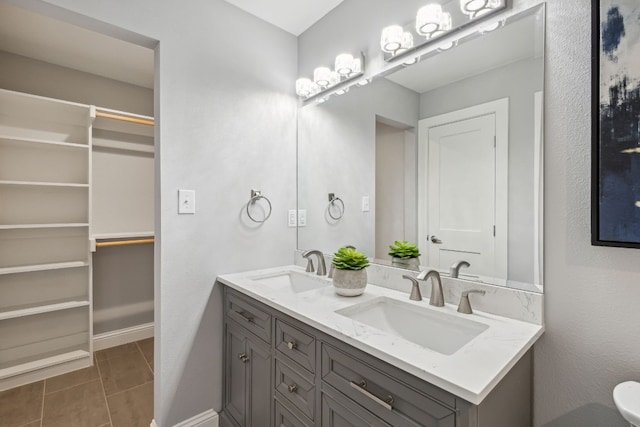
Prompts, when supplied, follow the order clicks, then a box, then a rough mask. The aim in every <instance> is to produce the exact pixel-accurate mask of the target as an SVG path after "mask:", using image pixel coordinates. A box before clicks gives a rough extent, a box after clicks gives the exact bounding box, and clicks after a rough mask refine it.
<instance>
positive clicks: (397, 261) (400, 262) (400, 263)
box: [391, 257, 420, 271]
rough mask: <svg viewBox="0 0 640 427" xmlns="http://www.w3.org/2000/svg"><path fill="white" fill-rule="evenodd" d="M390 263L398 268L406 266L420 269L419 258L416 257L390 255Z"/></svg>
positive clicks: (410, 268)
mask: <svg viewBox="0 0 640 427" xmlns="http://www.w3.org/2000/svg"><path fill="white" fill-rule="evenodd" d="M391 265H392V266H393V267H398V268H407V269H409V270H416V271H418V270H420V259H418V258H396V257H391Z"/></svg>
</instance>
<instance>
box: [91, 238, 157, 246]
mask: <svg viewBox="0 0 640 427" xmlns="http://www.w3.org/2000/svg"><path fill="white" fill-rule="evenodd" d="M154 241H155V239H138V240H117V241H113V242H98V243H96V248H111V247H114V246H133V245H148V244H150V243H153V242H154Z"/></svg>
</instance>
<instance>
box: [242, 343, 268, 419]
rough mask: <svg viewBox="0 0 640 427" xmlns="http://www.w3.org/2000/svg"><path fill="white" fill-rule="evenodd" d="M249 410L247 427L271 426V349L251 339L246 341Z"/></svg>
mask: <svg viewBox="0 0 640 427" xmlns="http://www.w3.org/2000/svg"><path fill="white" fill-rule="evenodd" d="M246 344H247V351H246V354H247V356H248V357H249V360H248V361H247V385H246V390H247V396H248V402H247V404H248V408H247V419H246V424H243V425H244V426H246V427H267V426H269V425H270V424H271V421H270V420H271V405H272V404H273V390H272V388H271V353H270V351H269V348H268V347H267V346H265V345H264V344H262V343H261V342H259V341H258V340H257V339H256V338H253V337H250V338H248V339H247V341H246Z"/></svg>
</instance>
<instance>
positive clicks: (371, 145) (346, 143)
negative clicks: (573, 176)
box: [298, 5, 544, 292]
mask: <svg viewBox="0 0 640 427" xmlns="http://www.w3.org/2000/svg"><path fill="white" fill-rule="evenodd" d="M443 43H445V44H446V46H447V47H449V46H451V45H453V47H452V48H449V49H446V50H445V49H444V46H445V44H443V45H441V46H440V47H441V48H440V49H431V50H430V51H429V52H427V53H425V54H423V55H422V57H421V58H420V60H419V62H418V63H417V64H415V65H411V66H404V65H402V64H399V65H398V66H397V67H395V69H394V70H392V71H391V72H388V71H387V72H385V73H384V74H381V75H379V76H376V77H375V78H374V79H372V82H371V83H370V84H368V85H365V86H362V87H355V86H354V87H351V88H350V90H349V92H348V93H347V94H344V95H342V96H332V97H331V98H330V99H329V100H328V101H326V102H324V103H311V102H310V103H308V104H306V105H303V106H302V107H301V108H300V109H299V111H298V209H300V210H304V211H306V225H305V226H299V227H298V248H299V249H302V250H306V249H320V250H322V251H323V252H325V253H329V254H333V253H334V252H335V251H336V250H337V249H338V248H339V247H341V246H344V245H353V246H355V247H356V248H358V250H360V251H362V252H364V253H365V254H366V255H367V256H369V257H370V258H372V259H373V260H374V262H376V263H380V264H390V257H389V256H388V249H389V245H391V244H393V242H394V241H395V240H407V241H411V242H415V243H417V244H418V246H419V248H420V252H421V257H420V264H421V266H422V268H435V269H437V270H439V271H441V272H442V273H443V274H447V273H448V272H449V271H450V266H451V264H453V263H454V262H457V261H461V260H465V261H468V262H469V263H470V264H471V266H470V267H464V268H462V269H461V270H460V276H459V277H460V278H462V279H467V280H477V281H482V282H486V283H492V284H498V285H506V286H509V287H514V288H519V289H525V290H531V291H537V292H540V291H542V273H541V272H542V265H541V262H542V253H541V252H542V227H541V226H542V137H543V135H542V133H543V132H542V129H543V127H542V112H543V108H542V90H543V86H544V5H539V6H536V7H535V8H532V9H529V10H527V11H524V12H521V13H519V14H516V15H513V16H511V17H509V18H506V19H504V20H502V21H500V25H499V26H498V28H495V27H494V28H493V29H491V30H488V29H485V31H478V32H475V33H473V34H470V35H467V36H465V37H462V38H460V39H459V40H456V41H455V42H454V43H451V39H444V40H443ZM437 46H438V45H437V43H436V47H437ZM330 194H331V195H332V196H331V197H333V199H334V200H333V201H332V202H331V201H330ZM338 199H339V200H338Z"/></svg>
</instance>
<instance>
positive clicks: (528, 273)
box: [420, 58, 544, 283]
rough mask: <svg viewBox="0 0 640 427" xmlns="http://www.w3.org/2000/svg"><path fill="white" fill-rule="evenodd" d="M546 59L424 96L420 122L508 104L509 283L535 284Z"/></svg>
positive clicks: (531, 60) (508, 67)
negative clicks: (540, 105)
mask: <svg viewBox="0 0 640 427" xmlns="http://www.w3.org/2000/svg"><path fill="white" fill-rule="evenodd" d="M543 67H544V64H543V61H542V58H529V59H526V60H522V61H518V62H514V63H512V64H509V65H506V66H503V67H500V68H496V69H494V70H491V71H489V72H486V73H483V74H479V75H477V76H474V77H471V78H468V79H464V80H462V81H459V82H456V83H452V84H449V85H447V86H443V87H440V88H438V89H434V90H432V91H429V92H426V93H423V94H422V95H421V97H420V118H421V119H423V118H427V117H432V116H435V115H438V114H443V113H448V112H451V111H455V110H460V109H462V108H466V107H471V106H474V105H478V104H482V103H485V102H489V101H495V100H497V99H502V98H508V99H509V226H508V227H509V232H508V235H509V240H508V247H509V255H508V257H509V258H508V266H509V269H508V274H507V277H508V279H509V280H511V281H513V280H515V281H518V282H522V283H535V281H534V276H533V269H534V265H533V263H534V257H533V249H534V244H533V224H534V205H533V202H534V199H533V194H534V165H533V162H534V146H533V142H534V125H535V123H534V93H535V92H537V91H541V90H542V89H543V88H542V78H541V76H542V75H543Z"/></svg>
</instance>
